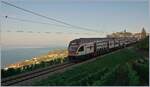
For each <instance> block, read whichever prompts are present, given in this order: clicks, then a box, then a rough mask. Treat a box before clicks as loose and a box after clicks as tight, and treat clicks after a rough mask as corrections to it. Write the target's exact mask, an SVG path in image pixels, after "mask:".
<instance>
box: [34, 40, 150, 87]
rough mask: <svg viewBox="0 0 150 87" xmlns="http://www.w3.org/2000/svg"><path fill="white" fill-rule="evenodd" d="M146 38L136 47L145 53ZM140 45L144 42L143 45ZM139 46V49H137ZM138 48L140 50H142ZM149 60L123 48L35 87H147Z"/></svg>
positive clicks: (130, 49)
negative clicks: (144, 86) (122, 86)
mask: <svg viewBox="0 0 150 87" xmlns="http://www.w3.org/2000/svg"><path fill="white" fill-rule="evenodd" d="M146 40H148V38H146V39H144V40H142V42H139V43H138V44H137V45H136V48H138V49H141V48H142V47H143V48H144V49H145V48H146V49H147V46H143V45H146V44H148V43H147V41H146ZM143 41H144V42H143ZM141 45H142V46H141ZM143 48H142V49H143ZM148 48H149V47H148ZM148 61H149V58H147V57H145V55H142V54H139V53H138V52H137V49H135V48H133V47H132V48H126V49H123V50H120V51H117V52H114V53H112V54H108V55H105V56H103V57H101V58H99V59H97V60H96V61H94V62H90V63H87V64H83V65H81V66H78V67H74V68H72V69H70V70H68V71H66V72H64V73H57V74H54V75H52V76H49V77H48V78H47V79H45V80H41V81H37V82H35V84H34V85H38V86H63V85H64V86H65V85H67V86H70V85H71V86H101V85H102V86H109V85H120V86H121V85H124V86H125V85H130V86H137V85H149V62H148Z"/></svg>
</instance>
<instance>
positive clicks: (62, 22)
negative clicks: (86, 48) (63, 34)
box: [1, 1, 100, 33]
mask: <svg viewBox="0 0 150 87" xmlns="http://www.w3.org/2000/svg"><path fill="white" fill-rule="evenodd" d="M1 2H2V3H4V4H6V5H9V6H12V7H15V8H18V9H20V10H23V11H25V12H29V13H31V14H34V15H37V16H40V17H43V18H46V19H49V20H52V21H55V22H58V23H61V24H64V25H67V26H70V27H74V28H79V29H82V30H88V31H93V32H96V33H98V32H100V31H97V30H92V29H88V28H84V27H80V26H76V25H72V24H69V23H66V22H64V21H60V20H57V19H54V18H51V17H48V16H45V15H42V14H39V13H36V12H33V11H31V10H27V9H24V8H21V7H19V6H16V5H14V4H11V3H8V2H5V1H1Z"/></svg>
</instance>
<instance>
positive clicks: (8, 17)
mask: <svg viewBox="0 0 150 87" xmlns="http://www.w3.org/2000/svg"><path fill="white" fill-rule="evenodd" d="M5 18H6V19H10V20H17V21H22V22H30V23H39V24H45V25H54V26H58V27H67V26H63V25H57V24H51V23H46V22H39V21H33V20H27V19H21V18H15V17H10V16H5Z"/></svg>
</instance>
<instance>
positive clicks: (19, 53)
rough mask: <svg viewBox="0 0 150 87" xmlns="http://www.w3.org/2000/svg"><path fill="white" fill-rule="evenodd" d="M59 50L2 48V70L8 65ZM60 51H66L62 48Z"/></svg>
mask: <svg viewBox="0 0 150 87" xmlns="http://www.w3.org/2000/svg"><path fill="white" fill-rule="evenodd" d="M55 49H58V48H56V47H53V48H2V49H1V68H4V67H6V65H9V64H13V63H16V62H19V61H24V60H26V59H31V58H32V57H35V56H40V55H43V54H47V53H48V52H49V51H52V50H55ZM59 49H65V47H61V48H59Z"/></svg>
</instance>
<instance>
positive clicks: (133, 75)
mask: <svg viewBox="0 0 150 87" xmlns="http://www.w3.org/2000/svg"><path fill="white" fill-rule="evenodd" d="M127 69H128V79H129V85H131V86H136V85H139V83H140V80H139V76H138V75H137V72H136V71H134V70H133V69H132V67H131V65H129V64H127Z"/></svg>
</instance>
